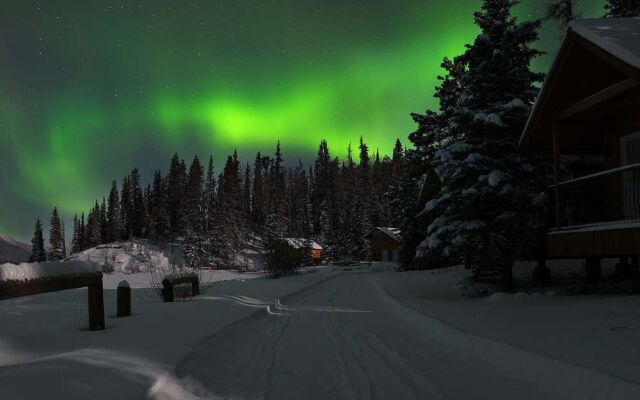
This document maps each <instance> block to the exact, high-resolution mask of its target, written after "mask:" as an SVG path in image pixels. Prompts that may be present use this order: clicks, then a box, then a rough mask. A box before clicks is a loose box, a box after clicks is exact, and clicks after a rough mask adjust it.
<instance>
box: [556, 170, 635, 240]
mask: <svg viewBox="0 0 640 400" xmlns="http://www.w3.org/2000/svg"><path fill="white" fill-rule="evenodd" d="M551 189H552V197H551V198H552V199H553V198H554V197H555V194H554V193H553V191H555V187H551ZM556 207H558V211H559V212H558V214H557V217H558V221H557V222H556V224H555V225H557V228H564V227H569V226H579V225H588V224H600V223H616V222H629V221H638V220H640V163H638V164H632V165H625V166H623V167H619V168H614V169H610V170H606V171H602V172H598V173H595V174H591V175H587V176H583V177H580V178H576V179H571V180H568V181H565V182H561V183H559V184H558V199H557V204H556Z"/></svg>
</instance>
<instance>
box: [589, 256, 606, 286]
mask: <svg viewBox="0 0 640 400" xmlns="http://www.w3.org/2000/svg"><path fill="white" fill-rule="evenodd" d="M586 267H587V268H586V269H587V281H588V282H589V283H596V282H598V281H600V280H601V279H602V267H601V265H600V257H594V256H589V257H587V258H586Z"/></svg>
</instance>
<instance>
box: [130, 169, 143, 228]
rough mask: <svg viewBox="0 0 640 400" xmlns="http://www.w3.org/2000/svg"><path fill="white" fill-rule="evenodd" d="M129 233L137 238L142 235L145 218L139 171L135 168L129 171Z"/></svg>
mask: <svg viewBox="0 0 640 400" xmlns="http://www.w3.org/2000/svg"><path fill="white" fill-rule="evenodd" d="M130 182H131V197H132V198H131V200H132V202H131V206H132V209H131V215H130V219H131V234H132V235H133V237H136V238H139V237H142V236H143V233H144V225H145V220H146V207H145V204H144V195H143V193H142V187H141V186H140V173H139V171H138V169H137V168H134V169H133V170H132V171H131V175H130Z"/></svg>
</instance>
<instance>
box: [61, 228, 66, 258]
mask: <svg viewBox="0 0 640 400" xmlns="http://www.w3.org/2000/svg"><path fill="white" fill-rule="evenodd" d="M61 224H62V258H63V259H64V258H67V236H66V232H65V228H64V219H63V220H61Z"/></svg>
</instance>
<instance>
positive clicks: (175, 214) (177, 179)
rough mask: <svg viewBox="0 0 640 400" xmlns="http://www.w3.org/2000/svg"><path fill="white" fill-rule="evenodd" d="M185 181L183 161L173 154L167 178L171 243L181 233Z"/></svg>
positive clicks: (185, 174) (185, 173)
mask: <svg viewBox="0 0 640 400" xmlns="http://www.w3.org/2000/svg"><path fill="white" fill-rule="evenodd" d="M186 180H187V172H186V167H185V164H184V160H181V159H180V157H178V153H175V154H174V155H173V157H172V158H171V165H170V167H169V175H168V176H167V184H166V191H167V211H168V212H169V236H170V239H171V241H175V240H176V238H177V237H178V236H180V235H182V233H183V228H184V223H183V216H184V209H183V208H184V205H183V198H182V194H183V191H184V185H185V182H186Z"/></svg>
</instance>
